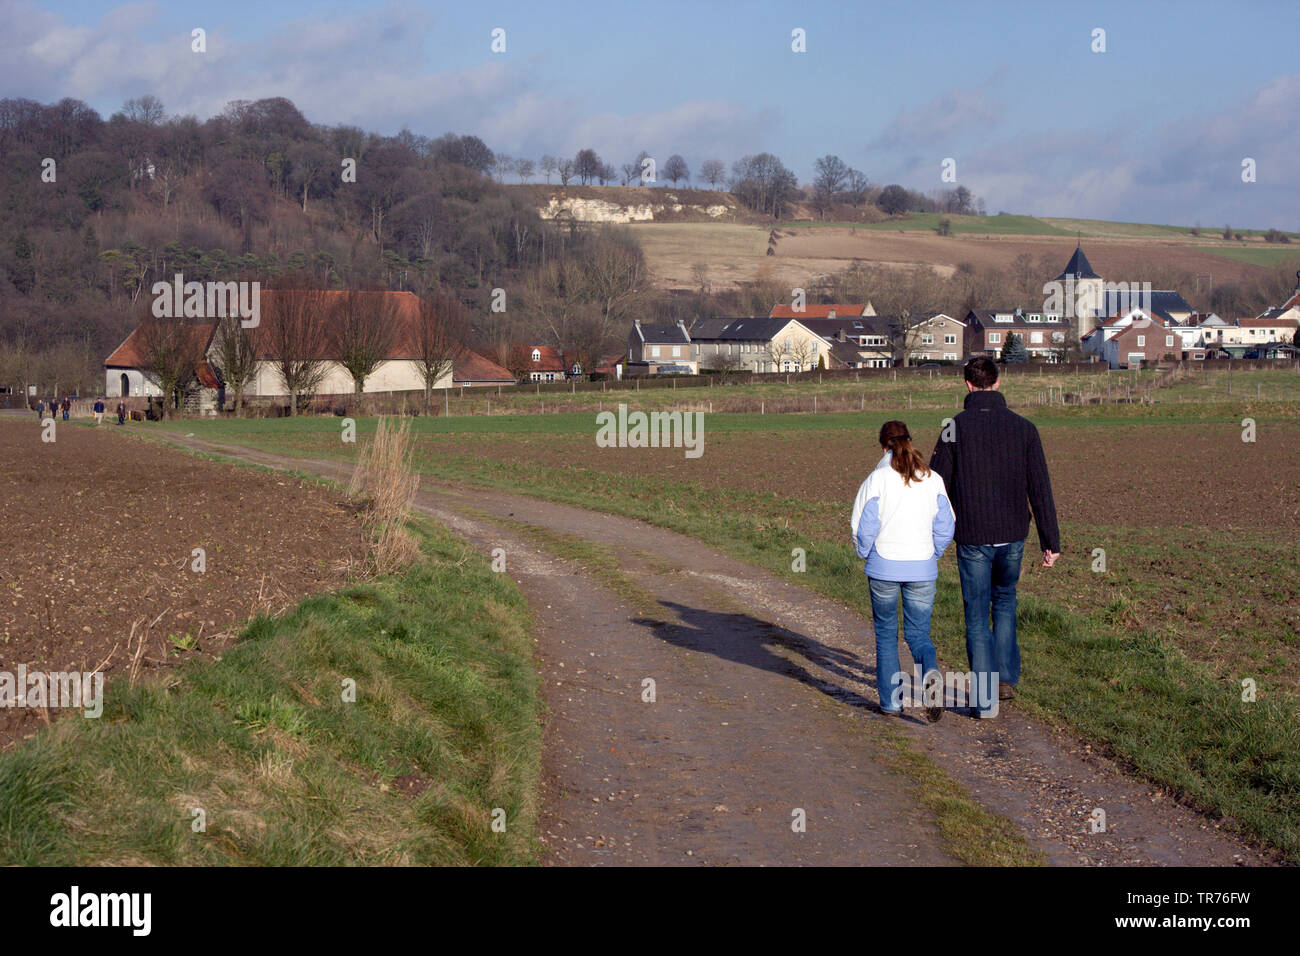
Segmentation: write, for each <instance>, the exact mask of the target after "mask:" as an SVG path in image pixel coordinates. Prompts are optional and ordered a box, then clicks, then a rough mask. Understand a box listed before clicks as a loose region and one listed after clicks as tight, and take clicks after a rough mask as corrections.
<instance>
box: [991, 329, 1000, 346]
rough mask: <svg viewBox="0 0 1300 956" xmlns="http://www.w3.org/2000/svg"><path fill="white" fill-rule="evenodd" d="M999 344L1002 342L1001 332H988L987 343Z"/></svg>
mask: <svg viewBox="0 0 1300 956" xmlns="http://www.w3.org/2000/svg"><path fill="white" fill-rule="evenodd" d="M1001 344H1002V333H1001V332H990V333H989V345H1001Z"/></svg>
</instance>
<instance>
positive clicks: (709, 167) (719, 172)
mask: <svg viewBox="0 0 1300 956" xmlns="http://www.w3.org/2000/svg"><path fill="white" fill-rule="evenodd" d="M700 179H701V180H702V181H704V182H706V183H708V184H709V188H710V189H717V188H718V183H721V182H725V181H726V179H727V164H726V163H724V162H723V161H722V160H720V159H706V160H705V161H704V163H703V165H701V166H700Z"/></svg>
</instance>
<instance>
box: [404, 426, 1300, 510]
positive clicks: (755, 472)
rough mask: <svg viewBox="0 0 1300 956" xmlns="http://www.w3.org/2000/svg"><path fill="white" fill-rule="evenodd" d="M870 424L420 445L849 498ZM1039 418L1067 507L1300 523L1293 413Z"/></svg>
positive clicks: (926, 440)
mask: <svg viewBox="0 0 1300 956" xmlns="http://www.w3.org/2000/svg"><path fill="white" fill-rule="evenodd" d="M868 417H869V416H868ZM875 424H876V423H875V420H874V419H872V420H871V425H870V427H867V426H865V425H864V428H863V430H862V431H861V432H860V433H853V432H845V431H837V430H828V431H814V430H812V428H813V421H812V419H811V418H810V421H809V429H810V430H809V431H808V432H774V433H745V434H736V433H734V432H733V433H727V434H715V435H709V436H707V438H706V443H705V453H704V454H703V455H702V456H701V457H700V458H698V459H687V458H685V457H684V456H683V454H682V451H681V450H680V449H660V450H655V449H629V448H622V449H620V448H597V447H595V445H594V443H593V441H592V440H591V439H590V438H588V437H577V436H569V435H549V436H546V437H536V438H530V437H524V436H518V437H515V436H512V438H511V440H509V441H503V440H502V439H501V438H499V437H496V436H490V435H468V434H460V435H455V436H445V437H444V436H430V435H424V436H421V438H420V444H421V447H422V448H425V449H428V450H429V453H430V454H437V453H449V454H455V453H462V454H463V453H465V452H467V451H468V452H472V453H473V454H475V455H479V456H483V457H487V458H493V459H497V460H502V461H516V462H518V461H532V462H537V463H539V464H543V465H548V466H555V467H572V468H594V469H598V470H601V471H606V472H611V473H615V474H623V475H652V476H660V477H663V478H665V479H668V480H673V481H685V482H690V483H691V484H696V485H699V486H702V487H704V488H717V489H726V490H730V491H736V492H742V493H745V492H748V493H754V494H775V495H781V496H796V497H798V498H799V499H801V500H803V501H805V502H813V503H817V504H828V505H832V506H835V507H839V506H841V505H845V506H846V507H847V505H846V502H848V501H850V500H851V499H852V497H853V495H854V493H855V492H856V491H857V488H858V485H859V483H860V482H861V481H862V480H863V478H865V477H866V475H867V472H868V471H870V469H871V468H873V467H874V466H875V463H876V461H877V460H878V458H879V453H878V451H877V449H876V447H875V445H874V434H873V430H874V427H875ZM1040 428H1041V434H1042V437H1043V446H1044V449H1045V450H1046V453H1047V456H1048V461H1049V464H1050V466H1051V471H1052V481H1053V486H1054V490H1055V495H1056V503H1057V509H1058V511H1059V512H1061V514H1062V515H1063V516H1064V517H1069V518H1073V519H1075V520H1079V521H1088V522H1090V523H1092V524H1098V525H1120V526H1127V527H1134V528H1143V527H1151V528H1170V527H1181V526H1185V525H1189V526H1196V527H1204V526H1209V527H1214V528H1217V529H1220V530H1223V531H1231V530H1234V529H1240V530H1277V531H1279V532H1282V531H1287V532H1290V533H1292V534H1295V533H1296V532H1297V531H1300V503H1297V502H1296V501H1295V500H1294V495H1293V489H1294V487H1295V482H1296V479H1297V477H1300V465H1297V460H1296V451H1295V449H1296V447H1297V446H1300V424H1296V423H1284V422H1270V423H1268V424H1267V426H1266V429H1267V434H1266V435H1264V436H1263V437H1262V438H1261V440H1259V441H1258V442H1256V443H1255V444H1254V445H1243V443H1242V441H1241V429H1240V428H1239V427H1236V426H1234V425H1230V424H1224V423H1210V422H1206V423H1197V424H1176V425H1174V424H1171V425H1150V424H1142V425H1123V424H1115V423H1107V424H1098V425H1069V426H1055V427H1054V426H1053V425H1051V424H1050V423H1049V424H1044V425H1042V426H1040ZM933 438H934V436H927V435H919V436H918V439H919V440H918V443H917V444H918V447H919V448H921V450H922V452H923V453H925V454H927V455H928V454H929V452H930V449H931V446H932V444H933ZM1243 448H1245V449H1248V451H1247V453H1246V455H1243ZM1153 497H1155V498H1158V499H1159V501H1158V505H1156V504H1155V503H1153V501H1152V499H1153Z"/></svg>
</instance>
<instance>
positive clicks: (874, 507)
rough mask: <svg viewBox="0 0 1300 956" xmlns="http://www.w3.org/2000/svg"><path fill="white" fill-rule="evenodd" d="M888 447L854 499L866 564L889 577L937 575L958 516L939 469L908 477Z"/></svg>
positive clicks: (871, 572) (857, 539)
mask: <svg viewBox="0 0 1300 956" xmlns="http://www.w3.org/2000/svg"><path fill="white" fill-rule="evenodd" d="M892 459H893V455H891V454H890V453H889V452H885V454H884V456H883V457H882V458H881V459H880V462H879V463H878V464H877V465H876V468H875V470H874V471H873V472H872V473H871V474H870V475H868V476H867V480H866V481H864V482H863V483H862V485H861V487H859V488H858V496H857V498H856V499H855V500H854V502H853V515H852V517H851V519H850V526H851V527H852V529H853V543H854V546H855V548H856V549H857V553H858V557H860V558H864V559H866V565H865V566H864V568H863V570H864V571H865V572H866V573H867V575H868V576H869V577H873V578H878V579H880V580H884V581H932V580H934V579H935V578H936V577H938V574H939V564H938V562H939V556H940V555H942V554H943V552H944V549H946V548H947V547H948V545H949V543H950V542H951V541H952V536H953V531H954V529H955V527H956V519H955V516H954V515H953V512H952V505H951V504H949V502H948V490H947V488H946V487H945V486H944V483H943V479H942V478H941V477H939V475H938V473H937V472H933V471H932V472H930V473H929V474H928V475H926V476H925V477H924V478H913V479H912V482H911V484H904V483H903V476H902V475H900V474H899V473H898V472H896V471H895V470H894V468H893V466H892V464H891V461H892Z"/></svg>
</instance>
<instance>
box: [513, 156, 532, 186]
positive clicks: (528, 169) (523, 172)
mask: <svg viewBox="0 0 1300 956" xmlns="http://www.w3.org/2000/svg"><path fill="white" fill-rule="evenodd" d="M534 169H535V167H534V166H533V161H532V160H531V159H518V160H515V173H516V174H517V175H518V176H519V181H520V182H521V183H527V182H528V180H530V179H532V178H533V172H534Z"/></svg>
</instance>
